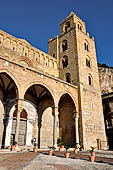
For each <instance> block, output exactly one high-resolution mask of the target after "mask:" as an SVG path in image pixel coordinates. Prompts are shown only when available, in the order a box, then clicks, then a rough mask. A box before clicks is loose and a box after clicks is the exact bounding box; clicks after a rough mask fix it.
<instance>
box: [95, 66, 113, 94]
mask: <svg viewBox="0 0 113 170" xmlns="http://www.w3.org/2000/svg"><path fill="white" fill-rule="evenodd" d="M98 69H99V81H100V88H101V94H102V95H103V94H108V93H111V92H113V68H105V67H99V68H98Z"/></svg>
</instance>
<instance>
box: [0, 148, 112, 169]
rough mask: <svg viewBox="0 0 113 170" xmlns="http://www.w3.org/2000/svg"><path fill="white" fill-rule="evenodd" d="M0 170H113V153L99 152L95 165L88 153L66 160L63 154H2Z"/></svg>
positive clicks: (0, 155) (72, 155)
mask: <svg viewBox="0 0 113 170" xmlns="http://www.w3.org/2000/svg"><path fill="white" fill-rule="evenodd" d="M0 170H113V152H105V151H104V152H97V153H96V160H95V163H90V162H89V158H88V153H87V152H79V153H78V154H76V155H75V154H74V153H73V152H71V156H70V158H67V159H66V158H64V153H63V152H61V153H60V152H54V154H53V156H49V155H48V153H47V151H39V152H37V153H33V152H9V153H4V152H3V153H0Z"/></svg>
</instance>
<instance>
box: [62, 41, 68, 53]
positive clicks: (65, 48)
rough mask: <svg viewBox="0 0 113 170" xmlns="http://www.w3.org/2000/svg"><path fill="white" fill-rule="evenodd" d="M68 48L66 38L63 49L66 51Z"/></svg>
mask: <svg viewBox="0 0 113 170" xmlns="http://www.w3.org/2000/svg"><path fill="white" fill-rule="evenodd" d="M67 48H68V43H67V40H64V41H63V43H62V49H63V51H65V50H67Z"/></svg>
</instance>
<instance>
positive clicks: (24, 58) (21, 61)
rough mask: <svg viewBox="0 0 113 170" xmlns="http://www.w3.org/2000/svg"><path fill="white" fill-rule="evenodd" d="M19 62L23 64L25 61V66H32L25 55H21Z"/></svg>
mask: <svg viewBox="0 0 113 170" xmlns="http://www.w3.org/2000/svg"><path fill="white" fill-rule="evenodd" d="M19 62H20V64H22V65H24V64H23V63H26V66H28V67H32V61H31V60H30V59H29V58H27V57H26V56H22V57H21V58H20V60H19Z"/></svg>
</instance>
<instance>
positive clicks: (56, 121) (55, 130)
mask: <svg viewBox="0 0 113 170" xmlns="http://www.w3.org/2000/svg"><path fill="white" fill-rule="evenodd" d="M58 114H59V112H58V107H53V115H54V124H53V145H54V146H55V147H57V138H58V137H59V118H58Z"/></svg>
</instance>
